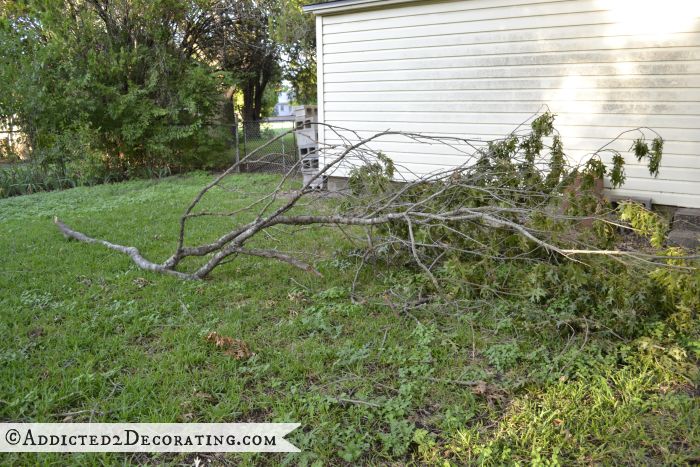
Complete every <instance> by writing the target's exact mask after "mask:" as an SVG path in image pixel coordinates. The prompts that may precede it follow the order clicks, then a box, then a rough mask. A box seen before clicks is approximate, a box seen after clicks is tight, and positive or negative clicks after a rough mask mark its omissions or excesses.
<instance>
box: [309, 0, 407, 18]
mask: <svg viewBox="0 0 700 467" xmlns="http://www.w3.org/2000/svg"><path fill="white" fill-rule="evenodd" d="M415 1H417V0H335V1H332V2H326V3H314V4H311V5H306V6H304V7H302V10H303V11H304V13H313V14H315V15H326V14H333V13H340V12H343V11H350V10H363V9H366V8H372V7H379V6H385V5H386V6H390V5H395V4H398V3H412V2H415Z"/></svg>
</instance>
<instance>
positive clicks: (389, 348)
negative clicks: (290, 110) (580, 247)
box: [0, 174, 700, 465]
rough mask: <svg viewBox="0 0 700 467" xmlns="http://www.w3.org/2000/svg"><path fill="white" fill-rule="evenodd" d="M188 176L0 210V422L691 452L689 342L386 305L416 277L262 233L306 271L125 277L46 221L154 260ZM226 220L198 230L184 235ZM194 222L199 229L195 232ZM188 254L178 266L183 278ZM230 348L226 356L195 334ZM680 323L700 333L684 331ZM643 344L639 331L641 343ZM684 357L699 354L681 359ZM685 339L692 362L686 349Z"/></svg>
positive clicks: (369, 446) (206, 233) (309, 453)
mask: <svg viewBox="0 0 700 467" xmlns="http://www.w3.org/2000/svg"><path fill="white" fill-rule="evenodd" d="M209 179H210V177H208V176H206V175H203V174H194V175H189V176H184V177H173V178H170V179H166V180H162V181H158V182H156V181H134V182H127V183H120V184H114V185H101V186H97V187H92V188H76V189H72V190H67V191H62V192H51V193H40V194H36V195H31V196H20V197H16V198H10V199H4V200H0V231H1V232H2V233H1V235H0V254H1V255H2V263H0V342H2V344H1V345H0V420H2V421H16V422H29V421H32V422H59V421H73V422H89V421H92V422H117V421H121V422H298V423H301V427H300V428H299V429H298V430H297V431H296V432H295V433H294V434H292V435H290V436H289V437H288V439H290V441H292V442H293V443H295V444H296V445H297V446H298V447H299V448H300V449H301V450H302V452H301V453H299V454H274V455H269V454H258V455H251V454H247V455H238V454H229V455H217V456H210V458H211V459H212V460H213V461H214V462H215V463H226V462H230V463H232V464H238V463H248V464H270V465H279V464H280V463H283V464H291V465H297V464H301V465H311V464H313V463H316V465H326V464H343V463H350V464H387V463H389V464H394V465H403V464H406V463H416V464H443V463H444V462H450V463H452V464H455V465H459V464H470V463H485V464H504V463H505V464H510V463H518V462H519V463H524V464H529V463H535V464H538V465H545V464H552V465H556V464H557V463H561V464H563V465H570V464H587V465H588V464H603V465H613V464H668V465H679V464H684V463H692V462H698V461H699V460H700V403H699V402H698V397H697V395H698V393H697V384H698V377H697V357H698V355H697V350H698V348H700V346H699V345H698V341H699V339H698V338H697V334H696V338H695V340H694V341H693V340H692V339H691V340H690V341H688V340H687V339H686V340H685V341H683V342H684V344H683V345H685V346H686V347H683V346H682V345H681V344H679V347H678V348H663V349H662V350H658V349H655V348H654V347H653V346H649V345H646V344H644V343H645V342H647V343H648V342H649V341H650V339H653V338H655V336H657V334H658V333H660V332H663V331H660V330H659V329H661V327H662V323H656V322H649V323H648V332H647V334H648V336H643V337H642V338H639V339H635V340H622V339H619V338H617V337H614V336H613V335H612V334H611V333H610V332H606V331H605V330H601V329H591V330H590V332H589V331H588V330H586V332H581V331H580V332H570V331H569V330H568V328H566V326H563V325H561V323H560V322H558V321H557V318H556V316H555V315H554V312H553V311H552V309H551V306H543V305H542V306H541V305H538V304H537V302H536V300H535V301H533V300H528V299H509V300H505V299H504V300H499V299H492V300H490V301H488V302H486V303H484V302H483V301H481V300H475V301H474V304H473V306H471V305H469V304H465V306H464V309H463V310H461V311H460V312H459V313H455V312H454V311H453V310H443V309H441V308H440V307H439V306H430V305H429V306H424V307H419V308H416V309H415V310H413V311H411V312H410V313H406V312H403V311H402V309H394V308H392V307H391V306H390V305H389V304H388V302H387V300H388V299H387V300H384V301H382V299H381V297H383V296H385V295H384V294H385V291H387V290H389V289H391V290H392V291H394V292H398V293H401V291H403V290H406V291H407V292H406V293H409V289H410V287H411V286H412V284H413V283H415V282H416V281H419V280H420V278H418V275H417V273H415V272H412V271H410V270H405V269H399V268H393V269H392V268H388V267H373V268H369V269H367V270H366V271H365V272H364V273H363V274H362V275H361V276H360V279H359V290H360V293H361V295H362V296H364V297H367V299H366V302H361V303H364V304H353V303H352V302H351V300H350V299H349V285H350V284H351V282H352V278H353V276H354V274H355V268H354V267H355V265H356V261H357V260H356V259H354V257H353V256H351V255H350V254H349V252H350V251H351V250H350V246H351V245H350V244H349V243H348V240H346V239H345V237H344V236H342V235H340V234H338V233H335V232H333V231H329V230H311V229H305V230H300V231H298V232H296V233H294V235H293V236H292V237H291V239H287V235H284V234H283V233H282V232H272V234H273V235H272V236H271V237H270V238H266V239H263V240H260V241H261V242H264V243H266V244H267V245H268V246H275V247H279V248H283V249H287V250H296V251H306V252H307V255H306V258H307V259H308V260H310V261H312V262H314V264H315V265H316V266H317V268H318V269H319V270H320V271H321V272H322V273H323V278H321V279H319V278H317V277H315V276H312V275H310V274H306V273H303V272H300V271H298V270H296V269H293V268H291V267H289V266H287V265H283V264H279V263H275V262H271V261H267V260H261V259H260V260H259V259H252V258H239V259H236V260H235V261H234V262H231V263H229V264H226V265H224V266H222V267H221V268H219V269H217V270H215V271H214V273H213V274H212V276H211V277H210V278H209V279H208V280H206V281H203V282H181V281H179V280H177V279H174V278H171V277H167V276H163V275H156V274H152V273H148V272H144V271H141V270H139V269H137V268H136V267H135V266H134V265H133V264H132V263H131V262H130V260H129V259H128V258H127V257H126V256H124V255H121V254H119V253H116V252H112V251H109V250H106V249H103V248H102V247H100V246H96V245H87V244H82V243H77V242H69V241H66V240H65V239H64V238H63V237H62V236H61V235H60V234H59V233H58V231H57V230H56V229H55V227H54V226H53V224H52V223H51V218H52V216H54V215H57V216H59V217H60V218H62V220H64V221H65V222H66V223H67V224H69V225H70V226H72V227H74V228H76V229H78V230H81V231H83V232H86V233H88V234H90V235H93V236H96V237H100V238H105V239H108V240H110V241H113V242H116V243H123V244H128V245H133V246H137V247H139V248H140V249H141V251H142V252H143V253H144V254H145V255H146V256H147V257H149V258H153V259H158V260H162V259H165V258H166V257H167V256H168V254H169V253H170V252H172V249H173V248H174V245H175V239H176V233H177V225H176V224H177V219H178V217H179V215H180V213H181V212H182V209H183V207H184V206H185V205H186V204H187V203H188V202H189V201H190V200H191V199H192V197H193V196H194V194H195V193H196V192H197V191H198V190H199V188H200V187H201V186H202V185H203V184H205V183H206V182H207V181H208V180H209ZM276 181H277V178H276V177H274V176H269V175H255V176H254V175H242V176H237V177H233V178H231V180H230V182H228V183H227V185H226V188H227V189H225V190H218V191H213V192H212V195H211V196H210V197H209V198H207V201H206V202H205V203H204V206H203V207H204V208H209V209H217V210H226V209H232V208H235V207H237V206H238V207H241V206H244V205H246V204H247V203H249V202H250V201H251V200H253V199H255V192H257V193H262V192H264V191H265V190H266V189H269V188H271V187H272V186H273V185H274V184H275V183H276ZM230 224H231V221H230V220H226V219H217V220H216V221H211V220H207V221H200V222H199V223H197V224H196V226H195V229H196V231H197V234H196V238H197V239H200V240H205V239H210V238H215V237H217V236H218V235H219V234H220V233H222V232H223V231H225V229H226V228H227V226H229V225H230ZM193 230H194V229H193ZM191 265H192V264H190V266H191ZM213 331H215V332H218V333H220V334H223V335H227V336H231V337H233V338H236V339H242V340H244V341H245V342H246V343H247V344H248V346H249V347H250V349H251V351H252V352H254V353H255V355H254V356H253V357H252V358H250V359H247V360H242V361H239V360H235V359H234V358H232V357H230V356H228V355H225V354H223V352H221V351H219V350H217V349H216V348H215V347H214V346H212V345H211V344H209V343H208V342H206V340H205V337H206V335H207V334H208V333H209V332H213ZM693 332H697V329H695V330H694V331H693ZM645 338H646V339H647V340H646V341H645V340H644V339H645ZM693 346H695V347H693ZM693 349H694V350H693ZM193 458H194V456H192V455H149V456H144V455H123V454H81V455H68V454H66V455H63V454H44V455H36V454H35V455H24V454H23V455H15V454H12V455H10V454H4V455H0V462H2V463H3V464H7V465H10V464H15V465H29V464H36V463H39V464H45V465H51V464H56V465H66V464H75V465H78V464H80V465H90V464H96V463H102V464H125V463H145V462H150V463H155V464H160V463H165V464H178V463H183V462H191V459H193Z"/></svg>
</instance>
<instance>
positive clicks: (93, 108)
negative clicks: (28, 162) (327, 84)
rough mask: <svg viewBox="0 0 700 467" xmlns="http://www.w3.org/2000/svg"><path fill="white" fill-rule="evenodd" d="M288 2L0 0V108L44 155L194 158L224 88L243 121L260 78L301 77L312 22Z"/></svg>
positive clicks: (266, 81) (148, 160)
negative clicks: (238, 102) (236, 100)
mask: <svg viewBox="0 0 700 467" xmlns="http://www.w3.org/2000/svg"><path fill="white" fill-rule="evenodd" d="M300 5H301V4H300V2H299V1H296V2H285V1H281V0H154V1H146V0H113V1H106V0H64V1H57V2H44V1H40V0H6V1H5V2H3V4H2V11H1V12H0V48H2V50H3V51H4V53H3V63H2V66H0V116H3V117H8V116H12V118H13V121H14V122H15V124H16V125H18V126H20V127H21V128H22V129H23V131H24V132H25V133H26V135H27V139H28V143H29V146H30V147H31V148H32V152H33V155H34V156H35V157H39V158H41V160H43V161H45V162H47V163H60V164H63V163H65V162H66V160H73V159H74V158H81V159H86V158H87V159H89V163H88V164H87V166H88V167H93V166H94V167H97V168H105V167H106V168H107V169H109V170H114V171H116V172H118V173H120V174H122V175H128V174H129V173H131V172H132V171H134V170H139V169H140V168H143V167H148V168H157V167H162V166H168V167H176V168H177V167H180V166H181V167H188V166H197V165H201V164H200V162H201V158H202V157H203V154H206V153H207V152H209V151H212V150H213V149H216V148H218V147H220V145H221V144H223V136H222V135H223V132H218V133H220V134H215V135H214V136H216V137H214V138H212V132H213V133H217V131H218V130H216V127H214V126H212V124H214V123H219V122H221V117H222V103H223V102H224V101H225V100H228V101H229V102H230V101H231V98H232V96H233V95H234V93H236V92H238V93H240V94H242V97H243V106H242V111H241V113H242V115H243V118H244V120H250V121H253V120H258V119H260V118H261V116H262V112H263V108H264V103H265V102H264V96H265V91H266V90H269V88H270V86H276V85H277V84H278V83H279V82H280V81H281V80H282V79H283V78H294V79H297V78H298V79H299V80H307V81H309V82H311V78H309V77H308V75H309V73H310V72H309V71H308V70H311V63H312V61H313V60H312V59H311V58H310V57H311V56H312V55H313V46H314V44H313V41H312V40H311V39H309V38H310V37H312V36H313V33H312V32H311V33H309V30H308V27H309V25H311V27H312V23H310V22H309V20H308V18H305V17H303V16H301V13H300V11H301V10H300ZM297 26H298V27H297ZM300 31H302V32H303V33H300ZM311 31H312V30H311ZM295 77H297V78H295ZM295 88H297V89H305V88H309V86H307V84H301V85H298V86H297V85H295ZM301 95H302V96H303V98H304V99H309V100H311V99H312V97H313V96H311V95H310V93H309V92H307V91H304V92H303V93H301ZM86 170H89V169H87V168H86Z"/></svg>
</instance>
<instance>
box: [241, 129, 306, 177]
mask: <svg viewBox="0 0 700 467" xmlns="http://www.w3.org/2000/svg"><path fill="white" fill-rule="evenodd" d="M293 129H294V120H293V119H280V118H270V119H266V120H260V121H253V122H250V121H249V122H243V123H242V124H241V125H239V127H238V134H237V135H236V139H237V142H238V151H239V157H240V159H243V158H244V157H247V156H248V155H249V154H251V153H252V152H253V151H255V150H256V149H258V148H260V147H261V146H262V145H264V144H265V143H267V142H268V141H270V140H271V139H273V138H275V137H277V136H280V135H281V134H283V133H285V132H288V131H289V130H293ZM298 160H299V155H298V152H297V145H296V140H295V138H294V133H289V134H288V135H285V136H284V137H282V138H280V139H279V140H277V141H275V142H274V143H271V144H270V145H269V146H266V147H265V148H264V149H261V150H260V151H259V152H258V153H256V154H255V155H253V156H252V158H251V160H249V161H247V162H244V163H243V164H242V165H241V172H268V173H287V172H289V170H290V169H292V167H294V165H295V164H296V163H297V161H298Z"/></svg>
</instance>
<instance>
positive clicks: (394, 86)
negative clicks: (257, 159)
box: [317, 0, 700, 207]
mask: <svg viewBox="0 0 700 467" xmlns="http://www.w3.org/2000/svg"><path fill="white" fill-rule="evenodd" d="M331 13H332V11H330V12H324V13H323V14H322V15H321V16H318V18H317V38H318V47H319V117H320V119H321V121H322V122H324V123H327V124H333V125H338V126H341V127H346V128H350V129H352V130H355V131H357V132H358V133H359V135H360V136H368V135H371V134H373V133H375V132H379V131H383V130H387V129H392V130H402V131H410V132H420V133H427V134H433V135H452V136H462V137H465V138H470V139H477V140H481V141H484V142H485V141H488V140H491V139H495V138H499V137H503V136H504V135H506V134H508V133H510V132H511V131H512V130H513V129H514V128H515V127H517V126H518V125H520V124H522V123H523V122H524V121H526V120H527V119H528V118H530V117H531V116H532V115H533V114H535V113H536V112H538V111H541V110H542V109H543V108H545V107H543V106H544V105H546V106H547V107H548V108H549V109H550V110H551V111H552V112H554V113H555V114H557V122H556V125H557V128H558V129H559V131H560V132H561V134H562V137H563V141H564V145H565V149H566V150H567V153H568V154H569V155H570V156H572V157H573V158H575V159H577V160H581V159H582V158H583V157H585V156H586V155H587V154H590V153H591V152H593V151H595V150H596V149H598V148H600V147H601V146H602V145H604V144H605V143H607V142H608V141H609V140H611V139H613V138H615V137H616V136H618V135H619V134H620V133H621V132H623V131H624V130H628V129H631V128H635V127H650V128H652V129H654V130H655V131H657V132H658V133H659V134H660V135H661V136H662V137H663V138H664V140H665V146H664V158H663V161H662V166H661V172H660V173H659V175H658V177H656V178H654V177H650V176H649V174H648V171H647V170H646V168H645V167H644V166H643V165H641V164H639V163H638V162H637V161H636V160H635V159H634V157H631V156H630V155H628V154H625V151H627V150H628V149H629V147H630V145H631V144H632V141H633V140H634V139H635V138H636V137H637V135H636V134H633V133H629V134H625V135H623V136H622V137H621V139H620V141H619V142H618V143H616V144H615V145H614V146H613V147H614V148H615V149H618V150H621V151H623V154H625V156H626V159H627V161H628V166H627V183H626V184H625V186H624V187H623V189H621V190H618V191H617V194H620V195H628V196H635V197H641V198H651V199H652V200H653V201H654V202H655V203H658V204H671V205H679V206H687V207H700V18H699V17H698V15H699V14H700V0H686V1H683V0H666V1H661V0H637V1H632V0H559V1H553V0H550V1H548V0H539V1H535V0H533V1H528V0H452V1H417V2H409V3H404V4H395V5H386V6H385V7H383V8H381V5H380V6H379V7H377V6H376V4H375V6H374V7H373V8H368V9H363V10H359V11H350V12H340V13H338V14H331ZM321 128H322V130H321V132H320V133H321V136H320V138H321V140H322V141H323V142H325V143H337V142H339V140H338V139H337V136H334V135H333V134H332V133H331V132H330V131H329V130H327V129H323V127H321ZM647 135H648V136H649V137H651V135H652V133H649V132H647ZM372 147H374V148H376V149H381V150H383V151H384V152H385V153H386V154H387V155H389V156H390V157H392V158H393V159H394V161H395V162H396V163H397V165H399V166H402V167H403V168H404V170H405V172H406V173H414V174H418V175H421V174H427V173H430V172H431V171H434V170H438V169H440V168H444V167H445V166H455V165H459V164H462V163H464V162H465V160H466V156H465V154H466V153H469V152H470V148H468V147H467V146H463V147H460V146H457V147H455V148H447V147H445V146H441V145H426V144H420V143H417V142H412V141H409V140H407V139H406V138H402V137H397V136H388V137H385V138H383V139H381V140H379V141H377V142H375V143H373V144H372Z"/></svg>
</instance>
